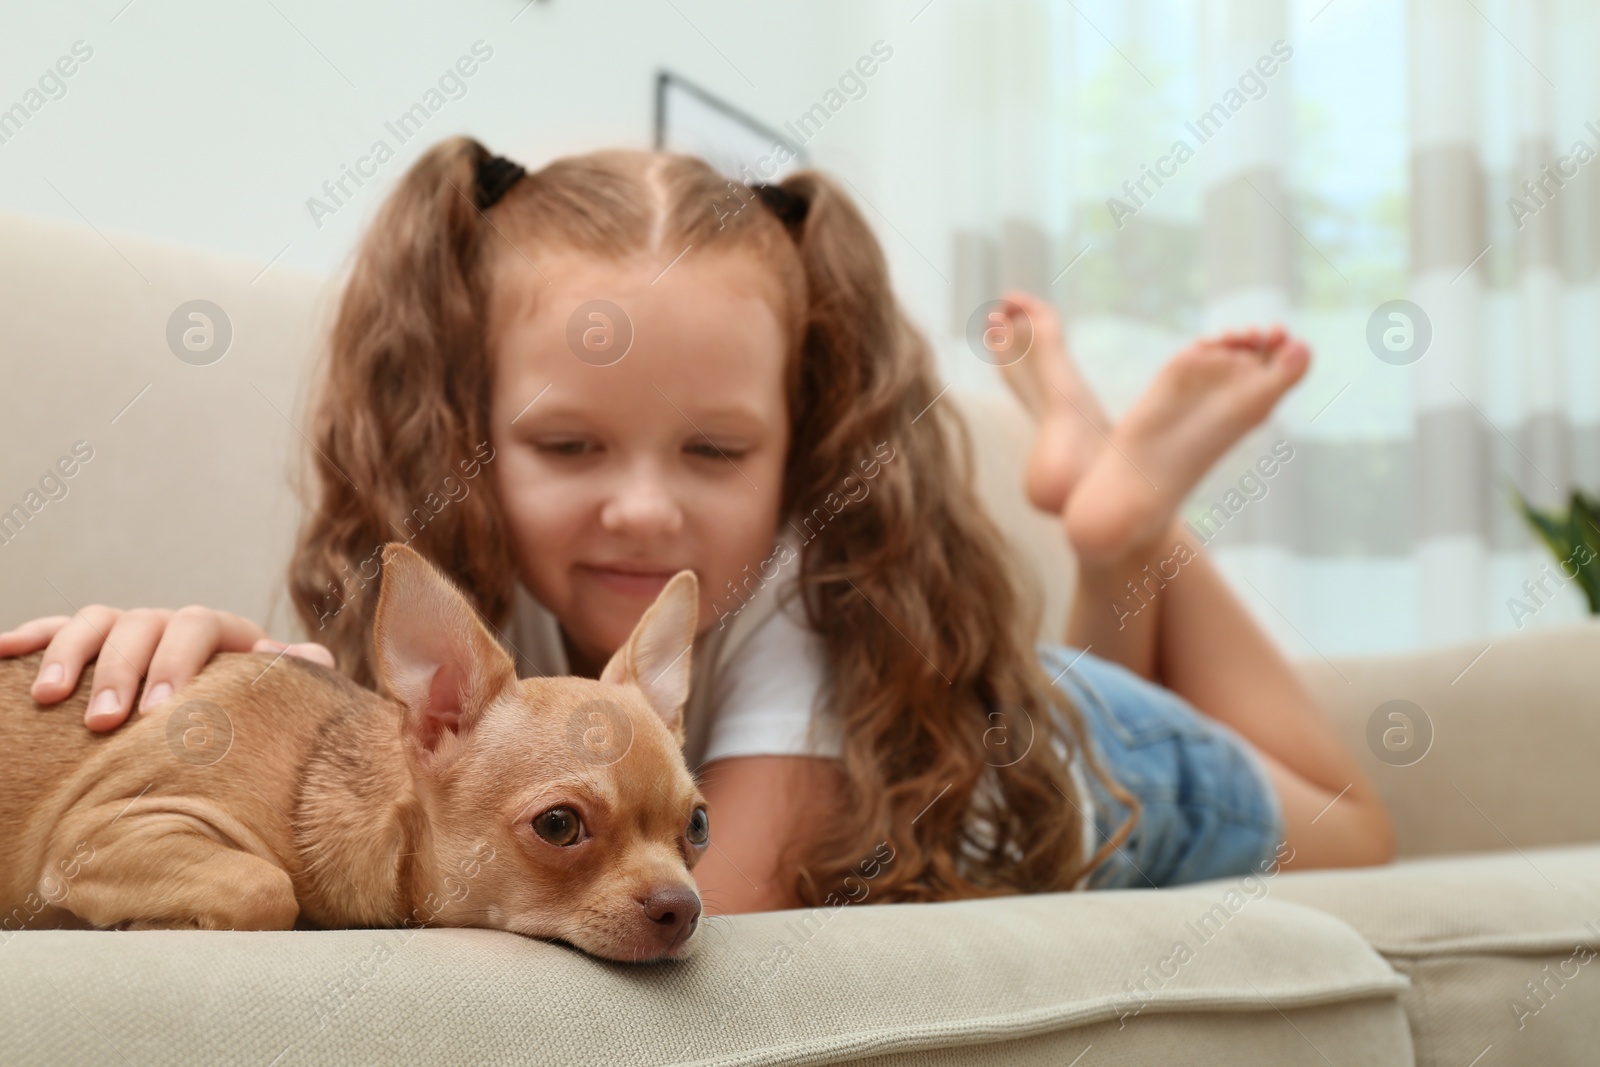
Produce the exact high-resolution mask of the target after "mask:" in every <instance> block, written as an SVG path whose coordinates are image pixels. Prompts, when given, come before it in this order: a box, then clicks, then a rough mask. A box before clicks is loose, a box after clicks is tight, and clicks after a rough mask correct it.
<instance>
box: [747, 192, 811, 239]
mask: <svg viewBox="0 0 1600 1067" xmlns="http://www.w3.org/2000/svg"><path fill="white" fill-rule="evenodd" d="M750 189H751V191H752V192H754V193H755V194H756V195H757V196H759V197H760V198H761V202H762V203H764V204H766V205H767V207H769V208H771V209H772V213H773V214H774V215H776V216H778V219H779V220H780V221H781V222H782V223H783V224H784V225H785V226H787V227H788V228H789V229H790V230H791V231H793V230H797V229H799V228H800V224H801V223H803V222H805V221H806V214H807V212H809V211H810V210H811V202H810V201H809V200H807V199H806V198H805V197H803V196H801V195H800V194H798V193H793V192H790V191H789V190H788V189H785V188H784V187H783V186H781V185H768V184H767V183H766V182H757V183H756V184H754V185H752V186H751V187H750Z"/></svg>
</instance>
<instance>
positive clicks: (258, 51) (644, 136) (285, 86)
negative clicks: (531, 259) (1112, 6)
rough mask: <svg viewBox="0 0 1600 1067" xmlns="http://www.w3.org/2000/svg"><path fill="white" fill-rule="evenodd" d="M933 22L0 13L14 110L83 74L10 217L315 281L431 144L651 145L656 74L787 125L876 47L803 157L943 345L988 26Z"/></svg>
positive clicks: (3, 169) (753, 12)
mask: <svg viewBox="0 0 1600 1067" xmlns="http://www.w3.org/2000/svg"><path fill="white" fill-rule="evenodd" d="M925 4H926V0H908V2H906V3H893V4H887V3H885V4H861V3H850V2H848V0H820V2H814V3H793V2H785V3H759V4H751V3H734V2H731V0H670V2H668V0H581V2H580V0H539V2H536V3H532V4H531V5H527V6H526V7H525V0H464V2H456V3H451V4H449V5H441V4H436V3H415V2H414V3H409V4H405V3H386V4H379V3H374V2H370V0H362V2H354V3H342V4H338V5H333V4H326V3H314V2H311V0H270V2H268V0H261V2H259V3H248V4H215V3H202V2H199V0H134V2H133V3H132V4H128V3H127V0H97V2H95V3H88V4H77V5H61V6H55V5H50V6H46V5H42V4H41V5H32V6H30V7H28V8H26V9H22V10H16V9H13V10H9V11H7V12H6V13H5V14H4V15H0V71H3V72H4V75H3V76H0V108H8V107H10V106H11V105H13V104H16V103H19V102H25V101H26V98H25V94H26V93H27V91H28V90H29V89H30V88H32V87H35V86H36V85H37V80H38V78H39V77H40V76H41V75H44V74H45V73H46V72H47V71H48V70H49V69H50V68H51V66H52V64H54V63H55V62H56V60H57V59H58V57H61V56H65V55H70V54H71V50H72V48H73V45H74V44H75V43H76V42H79V41H81V42H84V44H83V45H82V46H80V52H81V51H83V50H84V48H85V47H87V48H88V49H92V56H91V57H90V58H89V59H88V60H87V61H85V62H83V63H82V64H81V65H80V66H79V68H78V69H77V70H76V71H75V73H74V74H73V75H72V76H71V77H70V78H67V79H64V81H65V86H66V92H65V95H62V96H60V98H59V99H47V100H46V102H45V103H44V104H43V106H42V107H39V109H38V111H37V112H36V113H35V114H33V115H32V116H31V117H30V118H29V119H28V121H27V122H26V124H25V125H24V126H23V127H22V129H21V130H20V131H19V132H15V133H14V134H13V135H12V136H10V137H9V139H8V140H6V141H5V142H4V143H0V210H4V211H13V212H19V213H23V214H30V215H38V216H45V217H51V218H59V219H65V220H69V221H72V222H76V223H78V224H80V225H83V224H88V225H92V226H94V227H95V228H96V229H98V230H100V231H101V232H102V233H104V234H105V235H106V236H107V238H108V239H109V240H110V241H111V243H112V244H113V245H114V244H115V240H116V235H117V234H118V233H130V234H139V235H144V236H149V237H155V238H158V239H161V240H166V241H171V242H174V243H178V244H183V245H190V246H195V247H203V248H207V249H212V250H215V251H220V252H225V253H229V254H232V255H237V256H240V257H242V258H245V259H248V260H254V261H257V262H259V263H260V264H261V265H262V266H263V267H266V266H267V264H268V263H269V262H271V263H273V264H274V266H282V267H290V268H295V267H297V268H301V269H306V270H310V271H315V272H322V273H328V272H333V271H336V270H338V269H339V267H340V266H341V265H342V264H344V263H345V262H346V258H347V256H348V254H349V253H350V251H351V249H352V247H353V245H354V242H355V241H356V239H357V237H358V235H359V233H360V232H361V229H362V227H363V226H364V225H365V224H366V222H367V221H368V220H369V219H370V217H371V215H372V213H373V212H374V210H375V208H376V206H377V205H378V204H379V203H380V201H381V199H382V197H383V196H384V194H385V192H386V190H387V189H388V188H389V186H390V183H392V182H393V181H394V180H395V179H396V178H397V177H398V175H399V174H400V173H401V172H402V171H403V170H404V168H405V167H406V166H407V165H408V164H409V163H410V162H411V161H412V160H414V159H415V158H416V156H417V155H418V154H419V153H420V151H421V150H422V148H423V147H425V146H426V144H428V143H431V142H432V141H433V140H435V139H437V138H439V137H442V136H445V135H448V134H452V133H457V132H465V133H470V134H472V135H473V136H476V137H478V138H479V139H480V140H482V141H483V142H484V143H486V144H488V145H489V146H491V147H493V148H495V149H497V150H499V151H502V152H504V153H505V154H507V155H509V156H512V157H513V158H517V159H519V160H520V161H522V162H524V163H527V164H529V165H535V164H538V163H540V162H542V161H545V160H548V159H550V158H553V157H555V156H558V155H562V154H565V153H569V152H574V151H582V150H586V149H590V148H595V147H601V146H607V145H629V146H641V147H643V146H647V145H648V144H649V141H650V138H651V135H652V121H653V91H654V79H655V74H656V71H657V70H658V69H660V68H661V67H667V68H669V69H671V70H673V71H675V72H677V73H680V74H682V75H684V76H685V77H688V78H690V79H691V80H694V81H696V82H698V83H699V84H701V85H704V86H705V87H707V88H708V89H710V90H711V91H713V92H715V93H718V94H720V95H721V96H723V97H724V98H725V99H727V100H729V101H731V102H733V103H735V104H736V105H737V106H739V107H741V108H743V109H745V110H747V111H749V112H751V113H753V114H755V115H757V116H758V117H761V118H763V119H764V120H766V121H767V122H768V123H770V124H772V125H774V126H777V125H780V124H781V123H783V122H784V121H785V120H788V119H792V118H794V117H796V116H798V115H799V114H801V113H802V112H804V111H805V110H806V109H807V108H809V107H810V106H811V105H813V104H815V103H817V102H818V101H819V99H820V98H821V97H822V95H823V93H824V92H826V91H827V90H828V89H829V88H830V87H831V86H833V85H834V84H835V82H836V81H837V79H838V78H839V75H840V74H841V73H842V72H843V71H845V70H846V68H848V67H849V66H851V65H852V64H853V63H854V62H855V61H856V59H857V58H858V57H859V56H862V55H864V54H867V53H868V52H869V51H870V49H871V47H872V45H873V43H874V42H875V41H878V40H883V41H884V42H885V43H886V44H887V45H888V46H889V47H890V48H892V49H893V51H894V55H893V58H892V60H890V61H889V62H887V63H885V64H884V65H883V66H882V68H881V70H879V72H878V73H877V74H876V75H875V76H874V77H873V78H871V79H868V82H867V86H868V88H867V92H866V95H865V96H863V97H862V98H860V99H858V100H851V101H850V102H849V103H848V104H847V105H846V106H845V107H844V108H842V109H841V110H840V111H839V113H838V114H837V115H835V116H834V118H833V119H832V120H830V122H829V123H828V125H827V126H826V127H825V128H824V129H823V130H822V131H821V132H819V133H818V134H817V135H816V136H815V137H814V138H813V139H812V140H811V141H810V142H809V143H808V144H807V149H808V151H809V152H810V153H811V156H812V161H813V163H815V164H817V165H819V166H823V167H826V168H829V169H830V170H833V171H835V172H836V173H838V174H841V175H842V176H844V177H845V178H847V179H848V180H849V181H850V182H851V183H852V184H853V185H854V186H855V187H856V188H857V189H858V190H859V192H860V195H861V196H862V197H863V198H865V199H866V201H867V202H868V206H867V207H866V208H865V210H866V213H867V215H868V216H869V218H871V219H872V221H873V224H874V225H875V226H876V227H877V228H878V231H879V233H880V235H881V238H882V240H883V243H884V247H885V250H886V252H887V253H888V256H889V259H890V262H891V264H892V269H893V270H894V272H895V276H896V280H897V283H898V284H899V286H900V288H901V290H902V292H903V294H904V296H905V299H906V300H907V301H908V303H909V304H910V305H911V307H912V308H913V312H914V314H916V316H917V318H918V319H919V321H921V322H922V323H923V324H924V325H925V326H926V327H928V328H929V329H930V332H931V333H932V334H933V335H934V336H935V337H936V338H940V339H942V338H943V335H944V333H945V327H946V326H947V324H948V322H949V320H950V311H949V308H948V306H947V304H948V301H949V299H950V287H949V285H948V284H947V282H946V280H945V279H948V278H950V277H951V276H952V274H953V271H952V269H951V265H950V263H949V258H950V254H951V253H950V227H951V225H952V222H953V220H954V219H955V218H956V217H957V216H958V215H959V214H960V213H961V212H962V210H963V209H962V208H961V207H960V205H958V204H956V203H954V202H953V200H954V199H955V198H952V197H951V196H950V195H949V193H950V189H949V188H948V187H947V184H946V176H947V175H948V174H949V173H950V172H951V165H950V164H951V162H952V159H953V157H955V156H962V155H968V153H964V152H959V151H958V150H957V147H956V146H955V145H954V144H953V143H952V141H951V137H950V128H951V125H952V123H955V122H959V121H960V120H961V114H960V110H959V109H952V108H950V107H948V106H947V103H948V101H947V96H948V95H949V94H954V93H956V92H961V93H962V95H964V96H966V95H968V94H969V93H970V89H971V86H970V84H969V85H967V86H965V88H962V87H960V86H958V84H957V79H956V77H955V74H956V71H955V69H954V68H955V67H956V66H958V65H959V64H958V63H953V62H952V58H951V57H952V52H951V51H950V49H952V48H955V49H957V50H959V51H960V52H963V53H965V55H966V56H968V57H969V58H970V57H971V56H972V51H971V41H970V39H968V40H966V41H964V42H963V41H962V40H960V39H959V38H960V37H961V36H963V32H962V31H960V29H959V27H960V23H961V21H962V20H965V21H966V22H967V23H968V24H969V25H970V23H971V22H972V21H974V20H977V19H983V18H986V17H987V15H986V13H985V11H986V9H985V8H984V7H983V6H982V5H979V6H977V7H974V5H972V4H969V3H965V2H963V0H935V2H934V3H933V4H932V5H928V6H926V7H925V6H924V5H925ZM480 41H481V42H483V44H482V45H480V46H479V47H480V52H482V51H484V50H492V57H491V58H489V59H488V60H487V61H486V62H484V63H483V64H482V65H481V67H480V68H479V69H478V71H477V72H476V73H475V74H474V75H473V76H472V77H470V78H466V79H463V81H464V84H465V92H464V95H461V96H460V97H459V99H449V100H448V102H447V103H445V104H444V106H442V107H440V108H439V109H438V111H437V112H436V113H435V114H433V115H432V116H431V117H430V119H429V120H428V123H427V124H426V126H424V128H423V129H422V131H421V132H420V134H418V135H417V136H416V137H414V138H413V139H412V140H410V141H409V142H408V143H405V144H403V145H402V144H401V143H400V142H399V141H398V139H397V138H395V137H394V136H393V135H392V134H391V133H389V132H388V131H387V130H386V129H385V123H386V122H389V121H392V120H393V119H395V118H396V117H397V116H398V115H399V114H400V113H401V112H403V111H405V110H406V108H408V107H409V106H410V105H411V104H413V103H415V102H417V101H418V100H420V99H422V97H423V95H424V94H425V93H426V92H427V91H428V90H429V89H430V88H433V87H435V86H436V84H437V82H438V79H439V77H440V75H441V74H444V73H445V72H446V71H447V70H448V69H449V68H450V67H451V65H452V64H454V63H455V62H456V61H457V59H458V58H459V57H462V56H466V55H469V54H470V53H471V51H472V48H473V45H474V44H475V42H480ZM972 74H973V72H972V71H971V70H967V71H966V72H965V73H964V74H963V75H962V79H970V78H971V77H972ZM39 99H40V98H39V97H34V98H33V100H32V102H34V103H37V102H38V101H39ZM891 117H893V118H891ZM7 132H10V131H9V130H7ZM379 138H383V139H384V140H386V141H388V142H389V144H390V145H391V146H394V147H396V148H397V150H398V152H397V155H396V157H395V158H394V159H393V160H391V161H389V162H387V163H385V164H383V165H382V166H381V167H378V173H377V175H376V177H374V178H373V179H372V180H370V181H368V182H367V183H366V185H365V186H364V187H363V188H361V189H359V190H357V191H356V192H355V195H354V196H352V197H351V198H350V199H349V201H348V202H347V204H346V205H345V206H343V207H341V208H340V209H339V210H338V211H337V212H336V213H335V214H334V215H332V216H329V217H324V218H322V219H320V223H321V224H320V226H319V225H318V220H315V219H314V218H313V214H312V212H311V211H310V210H308V207H307V199H308V198H309V197H312V196H315V195H321V187H322V184H323V182H324V181H328V180H331V179H337V178H338V177H339V175H340V172H341V169H342V168H343V167H345V166H347V165H351V164H354V163H356V161H357V160H358V159H359V158H360V157H361V156H363V155H365V154H366V153H367V152H368V150H369V148H370V146H371V145H372V143H373V142H374V141H375V140H376V139H379ZM350 188H353V186H350ZM880 211H881V212H882V214H880ZM106 254H107V255H114V254H116V253H114V252H113V251H112V249H110V248H107V250H106ZM951 372H952V375H953V376H955V377H957V378H958V379H963V380H968V379H970V380H976V381H980V382H988V381H990V378H991V373H992V372H990V371H989V370H988V368H986V367H982V366H981V365H977V364H976V361H975V360H973V359H972V358H971V357H970V356H965V357H959V356H958V357H957V358H956V359H955V360H954V362H953V363H952V366H951ZM974 375H976V376H977V377H976V378H974Z"/></svg>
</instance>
